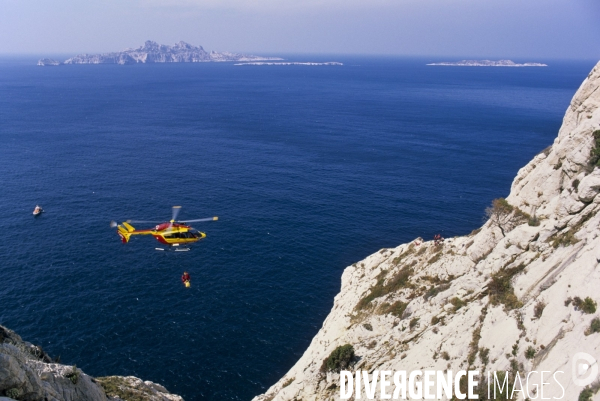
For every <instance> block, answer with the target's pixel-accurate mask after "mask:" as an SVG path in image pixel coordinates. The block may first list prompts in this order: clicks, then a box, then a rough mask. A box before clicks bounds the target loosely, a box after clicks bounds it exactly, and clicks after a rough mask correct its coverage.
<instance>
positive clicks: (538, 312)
mask: <svg viewBox="0 0 600 401" xmlns="http://www.w3.org/2000/svg"><path fill="white" fill-rule="evenodd" d="M545 307H546V304H545V303H544V302H542V301H539V302H538V303H537V304H535V306H534V308H533V316H535V317H537V318H538V319H539V318H540V317H542V313H544V308H545Z"/></svg>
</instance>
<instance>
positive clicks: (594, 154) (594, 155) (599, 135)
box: [590, 130, 600, 168]
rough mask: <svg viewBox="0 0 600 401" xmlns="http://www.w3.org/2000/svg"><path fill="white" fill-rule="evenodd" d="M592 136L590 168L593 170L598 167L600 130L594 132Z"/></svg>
mask: <svg viewBox="0 0 600 401" xmlns="http://www.w3.org/2000/svg"><path fill="white" fill-rule="evenodd" d="M592 135H593V137H594V142H593V143H592V149H591V150H590V166H591V167H592V168H593V167H600V130H596V131H594V133H593V134H592Z"/></svg>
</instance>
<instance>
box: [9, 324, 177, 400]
mask: <svg viewBox="0 0 600 401" xmlns="http://www.w3.org/2000/svg"><path fill="white" fill-rule="evenodd" d="M3 395H6V396H8V397H10V398H12V399H18V400H21V401H38V400H51V401H107V400H111V401H119V400H122V399H124V397H127V398H126V399H132V398H134V399H137V400H143V401H183V399H182V398H181V397H180V396H178V395H175V394H171V393H169V392H168V391H167V389H165V388H164V387H163V386H161V385H159V384H156V383H152V382H150V381H142V380H141V379H138V378H137V377H133V376H127V377H122V376H110V377H105V378H98V379H95V378H93V377H91V376H88V375H86V374H85V373H84V372H83V371H81V370H80V369H78V368H77V367H76V366H68V365H62V364H60V363H55V362H54V361H53V360H52V359H51V358H50V357H49V356H48V354H46V353H45V352H44V351H43V350H42V348H41V347H40V346H37V345H33V344H31V343H29V342H26V341H23V339H21V337H20V336H19V335H18V334H17V333H15V332H14V331H12V330H10V329H7V328H6V327H3V326H0V400H2V399H3V398H4V397H2V396H3Z"/></svg>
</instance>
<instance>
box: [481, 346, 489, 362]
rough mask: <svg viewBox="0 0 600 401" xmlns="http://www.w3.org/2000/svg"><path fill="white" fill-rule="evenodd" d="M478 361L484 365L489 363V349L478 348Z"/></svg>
mask: <svg viewBox="0 0 600 401" xmlns="http://www.w3.org/2000/svg"><path fill="white" fill-rule="evenodd" d="M479 359H481V362H483V364H484V365H487V364H488V362H489V361H490V349H489V348H485V347H482V348H479Z"/></svg>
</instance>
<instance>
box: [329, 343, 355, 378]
mask: <svg viewBox="0 0 600 401" xmlns="http://www.w3.org/2000/svg"><path fill="white" fill-rule="evenodd" d="M353 359H354V347H353V346H352V345H351V344H346V345H340V346H339V347H337V348H336V349H334V350H333V351H331V354H329V356H328V357H327V358H325V359H324V360H323V364H322V365H321V371H322V372H338V373H339V372H340V371H342V370H344V369H347V368H348V367H349V366H350V364H351V363H352V360H353Z"/></svg>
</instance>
